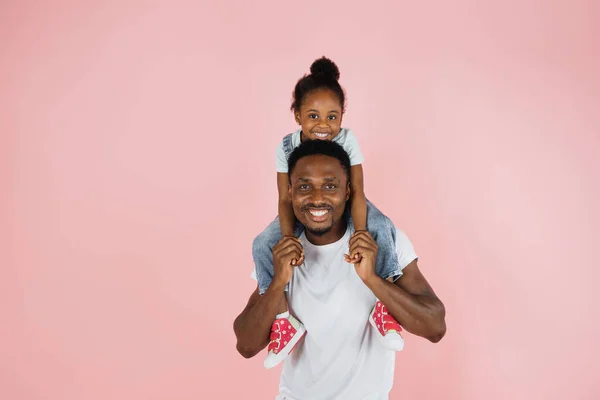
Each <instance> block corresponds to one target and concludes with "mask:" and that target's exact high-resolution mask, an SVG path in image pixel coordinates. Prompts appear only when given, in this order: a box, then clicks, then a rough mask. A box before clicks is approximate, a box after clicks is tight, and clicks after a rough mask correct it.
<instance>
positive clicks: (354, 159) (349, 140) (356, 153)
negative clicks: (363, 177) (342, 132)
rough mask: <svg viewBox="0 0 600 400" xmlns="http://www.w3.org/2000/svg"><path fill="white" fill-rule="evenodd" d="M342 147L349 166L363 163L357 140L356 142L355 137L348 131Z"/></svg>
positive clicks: (363, 159)
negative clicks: (348, 159)
mask: <svg viewBox="0 0 600 400" xmlns="http://www.w3.org/2000/svg"><path fill="white" fill-rule="evenodd" d="M343 147H344V150H346V152H347V153H348V156H349V157H350V165H351V166H355V165H358V164H362V163H363V162H364V161H365V158H364V156H363V154H362V152H361V151H360V146H359V145H358V140H356V136H354V133H352V131H350V130H349V131H348V132H346V140H345V141H344V145H343Z"/></svg>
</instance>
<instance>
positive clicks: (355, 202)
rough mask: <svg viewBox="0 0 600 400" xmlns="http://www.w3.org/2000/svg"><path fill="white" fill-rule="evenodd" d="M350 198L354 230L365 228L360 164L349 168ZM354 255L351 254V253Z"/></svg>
mask: <svg viewBox="0 0 600 400" xmlns="http://www.w3.org/2000/svg"><path fill="white" fill-rule="evenodd" d="M350 179H351V180H350V182H351V184H350V191H351V192H350V199H351V203H350V204H351V205H352V208H351V210H350V211H351V213H352V221H353V222H354V231H355V232H357V231H365V230H367V197H366V196H365V190H364V184H363V169H362V164H358V165H354V166H352V167H351V168H350ZM351 256H352V257H354V255H353V254H351Z"/></svg>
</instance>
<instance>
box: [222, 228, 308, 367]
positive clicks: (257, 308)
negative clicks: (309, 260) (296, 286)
mask: <svg viewBox="0 0 600 400" xmlns="http://www.w3.org/2000/svg"><path fill="white" fill-rule="evenodd" d="M292 260H299V262H297V263H294V264H292ZM303 260H304V253H303V249H302V244H301V242H300V239H298V238H296V237H289V236H286V237H283V238H281V240H280V241H279V242H278V243H277V244H276V245H275V246H273V280H272V281H271V284H270V285H269V288H268V289H267V290H266V291H265V292H264V293H263V294H262V296H261V295H260V294H258V288H257V289H256V290H255V291H254V293H252V295H251V296H250V299H249V300H248V304H246V308H244V311H242V313H241V314H240V315H239V316H238V317H237V318H236V319H235V321H234V322H233V331H234V332H235V336H236V337H237V346H236V347H237V350H238V351H239V353H240V354H241V355H242V356H243V357H245V358H251V357H254V356H255V355H257V354H258V353H260V351H261V350H262V349H264V348H265V347H266V346H267V344H269V336H270V334H271V325H272V324H273V321H275V317H276V316H277V312H278V311H279V305H280V303H281V302H282V301H284V296H285V294H284V289H285V287H286V286H287V284H288V282H289V281H290V280H291V279H292V274H293V272H294V268H295V267H296V266H297V265H299V264H301V263H302V262H303Z"/></svg>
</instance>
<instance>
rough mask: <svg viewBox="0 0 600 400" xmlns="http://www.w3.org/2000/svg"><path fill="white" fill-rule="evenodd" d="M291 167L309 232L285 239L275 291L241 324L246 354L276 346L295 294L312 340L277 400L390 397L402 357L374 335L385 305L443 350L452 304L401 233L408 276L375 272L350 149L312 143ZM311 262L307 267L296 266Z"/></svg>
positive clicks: (293, 357)
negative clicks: (375, 316)
mask: <svg viewBox="0 0 600 400" xmlns="http://www.w3.org/2000/svg"><path fill="white" fill-rule="evenodd" d="M288 163H289V179H290V187H289V195H290V198H291V200H292V206H293V209H294V214H295V216H296V218H297V220H298V221H299V222H300V223H301V224H302V225H304V227H305V232H304V233H303V234H302V235H301V236H300V237H299V238H292V237H284V238H282V239H281V240H280V241H279V243H278V244H277V245H276V246H275V247H274V248H273V264H274V275H273V281H272V283H271V286H270V287H269V288H268V289H267V291H266V292H265V293H264V294H263V295H262V296H261V295H259V294H258V289H257V290H255V291H254V293H253V294H252V295H251V296H250V299H249V301H248V304H247V305H246V307H245V308H244V310H243V311H242V313H241V314H240V315H239V316H238V317H237V318H236V320H235V322H234V331H235V334H236V337H237V349H238V351H239V352H240V354H241V355H242V356H244V357H246V358H250V357H253V356H255V355H256V354H258V353H259V352H260V351H261V350H263V349H264V348H265V347H266V346H267V344H268V343H269V334H270V331H271V323H272V322H273V320H274V319H275V316H276V314H277V311H278V306H279V302H280V301H282V299H283V298H284V296H287V299H288V304H289V308H290V313H292V314H294V315H295V316H296V317H297V318H298V319H299V320H301V321H302V322H303V323H304V326H305V327H306V330H307V333H306V335H305V336H304V337H303V338H302V340H300V341H299V342H298V345H297V348H296V349H295V351H294V352H293V353H291V354H290V356H289V357H288V358H287V359H286V361H285V363H284V367H283V372H282V375H281V380H280V386H279V390H280V394H279V396H278V397H277V399H280V400H283V399H286V400H301V399H302V400H304V399H310V400H319V399H323V400H331V399H344V400H353V399H362V400H364V399H369V400H384V399H388V395H389V392H390V390H391V388H392V384H393V376H394V363H395V352H393V351H390V350H388V349H386V348H385V347H383V346H382V345H381V344H380V342H378V341H377V339H376V336H375V334H374V332H373V330H372V329H370V326H369V322H368V320H369V314H370V312H371V310H372V308H373V305H374V304H375V301H376V299H379V300H380V301H381V302H382V303H383V304H384V305H385V307H387V309H388V310H389V313H390V314H392V316H393V317H394V318H396V320H397V321H399V322H400V324H401V325H402V327H403V328H404V329H405V330H406V331H408V332H410V333H413V334H415V335H418V336H421V337H424V338H426V339H428V340H430V341H431V342H434V343H436V342H438V341H439V340H441V338H442V337H443V336H444V334H445V332H446V325H445V321H444V317H445V309H444V306H443V304H442V302H441V301H440V300H439V299H438V298H437V297H436V295H435V293H434V292H433V290H432V288H431V286H430V285H429V284H428V283H427V280H426V279H425V278H424V277H423V275H422V274H421V272H420V271H419V268H418V266H417V256H416V254H415V252H414V250H413V247H412V244H411V242H410V241H409V240H408V238H407V237H406V235H404V234H403V233H402V232H401V231H398V230H396V250H397V253H398V259H399V260H400V264H401V267H402V273H401V275H400V276H399V277H397V279H395V281H394V282H390V281H388V280H384V279H381V278H380V277H379V276H377V274H376V273H375V264H376V258H377V244H376V242H375V241H374V240H373V239H372V238H371V236H370V235H369V233H368V232H366V231H360V232H357V233H355V234H353V232H351V229H350V228H349V226H348V224H347V222H346V219H345V217H344V215H345V213H344V211H345V208H346V203H347V201H348V198H349V194H350V186H349V185H350V183H349V182H350V179H349V171H350V161H349V158H348V155H347V153H346V152H345V151H344V150H343V148H342V147H341V146H339V145H337V144H336V143H333V142H328V141H320V140H319V141H308V142H306V143H303V144H301V145H300V146H299V147H298V148H296V149H295V150H294V152H293V153H292V154H291V155H290V158H289V160H288ZM300 243H302V244H303V246H300ZM302 248H304V253H302ZM355 250H356V251H358V253H359V254H360V256H361V257H360V261H359V262H356V263H355V264H352V263H350V262H354V261H352V260H350V259H349V258H348V257H346V256H345V255H346V254H352V253H353V252H354V251H355ZM302 257H304V263H303V264H302V265H300V266H298V267H295V266H292V262H291V261H292V260H293V259H296V260H300V259H301V258H302ZM288 283H289V289H288V292H287V294H286V292H285V291H284V288H285V287H286V285H288Z"/></svg>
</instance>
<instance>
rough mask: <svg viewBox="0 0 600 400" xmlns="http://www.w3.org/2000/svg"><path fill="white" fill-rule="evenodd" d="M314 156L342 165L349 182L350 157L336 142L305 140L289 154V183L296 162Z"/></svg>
mask: <svg viewBox="0 0 600 400" xmlns="http://www.w3.org/2000/svg"><path fill="white" fill-rule="evenodd" d="M315 155H324V156H329V157H333V158H336V159H337V160H338V161H339V162H340V164H342V169H343V170H344V172H345V173H346V178H347V179H348V182H350V156H348V153H346V150H344V148H343V147H342V146H340V145H339V144H337V143H336V142H331V141H328V140H318V139H316V140H307V141H306V142H304V143H301V144H300V146H298V147H296V148H295V149H294V151H292V154H290V157H289V158H288V178H289V179H290V181H291V179H292V172H294V168H295V167H296V164H297V163H298V160H300V159H301V158H303V157H306V156H315Z"/></svg>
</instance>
